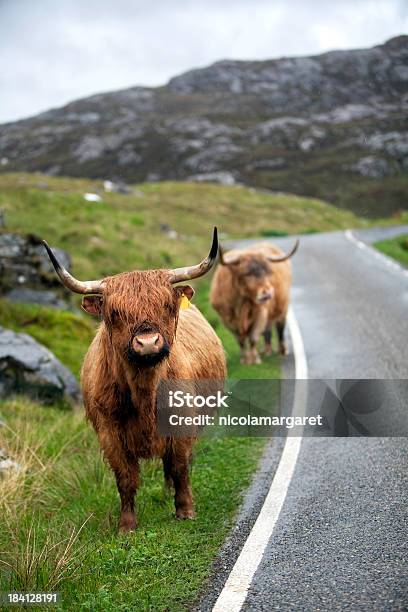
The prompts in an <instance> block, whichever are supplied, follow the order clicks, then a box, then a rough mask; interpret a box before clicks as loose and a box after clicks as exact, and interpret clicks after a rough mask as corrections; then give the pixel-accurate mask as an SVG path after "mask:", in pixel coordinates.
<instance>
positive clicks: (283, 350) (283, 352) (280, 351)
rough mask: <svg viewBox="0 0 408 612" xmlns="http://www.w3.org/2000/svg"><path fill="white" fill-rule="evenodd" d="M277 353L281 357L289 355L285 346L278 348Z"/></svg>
mask: <svg viewBox="0 0 408 612" xmlns="http://www.w3.org/2000/svg"><path fill="white" fill-rule="evenodd" d="M279 353H280V354H281V355H283V356H285V355H289V350H288V347H287V346H286V344H281V345H280V347H279Z"/></svg>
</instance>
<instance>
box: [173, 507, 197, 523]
mask: <svg viewBox="0 0 408 612" xmlns="http://www.w3.org/2000/svg"><path fill="white" fill-rule="evenodd" d="M195 516H196V515H195V512H194V510H193V509H192V508H190V509H186V508H179V509H178V510H176V519H177V520H178V521H185V520H187V519H190V520H192V519H195Z"/></svg>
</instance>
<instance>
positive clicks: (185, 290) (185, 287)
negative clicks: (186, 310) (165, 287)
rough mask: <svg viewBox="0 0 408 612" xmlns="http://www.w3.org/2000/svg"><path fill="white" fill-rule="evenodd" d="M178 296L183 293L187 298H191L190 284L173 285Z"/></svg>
mask: <svg viewBox="0 0 408 612" xmlns="http://www.w3.org/2000/svg"><path fill="white" fill-rule="evenodd" d="M175 291H176V292H177V295H178V297H181V296H182V295H185V296H186V298H187V299H188V300H191V299H192V297H193V295H194V289H193V288H192V287H190V285H177V287H175Z"/></svg>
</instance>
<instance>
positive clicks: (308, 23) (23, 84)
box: [0, 0, 408, 122]
mask: <svg viewBox="0 0 408 612" xmlns="http://www.w3.org/2000/svg"><path fill="white" fill-rule="evenodd" d="M407 31H408V0H203V1H199V0H150V1H149V0H0V122H4V121H11V120H14V119H18V118H21V117H27V116H29V115H33V114H36V113H37V112H40V111H43V110H46V109H48V108H51V107H55V106H60V105H62V104H65V103H66V102H69V101H71V100H74V99H76V98H80V97H83V96H87V95H90V94H93V93H97V92H100V91H109V90H115V89H120V88H124V87H130V86H132V85H161V84H163V83H165V82H166V81H167V80H168V79H169V78H170V77H172V76H174V75H176V74H179V73H180V72H184V71H185V70H188V69H190V68H196V67H199V66H205V65H207V64H210V63H212V62H214V61H217V60H220V59H227V58H228V59H266V58H274V57H281V56H284V55H288V56H293V55H308V54H314V53H320V52H323V51H327V50H330V49H348V48H359V47H368V46H372V45H374V44H379V43H382V42H384V41H385V40H387V39H388V38H391V37H392V36H396V35H398V34H402V33H407Z"/></svg>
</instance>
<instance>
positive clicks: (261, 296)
mask: <svg viewBox="0 0 408 612" xmlns="http://www.w3.org/2000/svg"><path fill="white" fill-rule="evenodd" d="M229 269H230V270H231V272H232V274H234V275H235V277H236V279H237V288H238V292H239V293H240V295H241V296H242V297H245V298H246V299H249V300H250V301H251V302H252V303H253V304H265V303H266V302H269V301H270V300H272V299H273V297H274V295H275V290H274V287H273V282H272V275H273V270H272V266H271V264H270V262H269V261H268V260H267V259H266V257H264V256H263V255H261V254H259V255H258V254H257V255H256V256H255V255H251V256H244V257H241V258H240V259H239V261H238V262H236V263H234V264H231V265H230V266H229Z"/></svg>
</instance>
